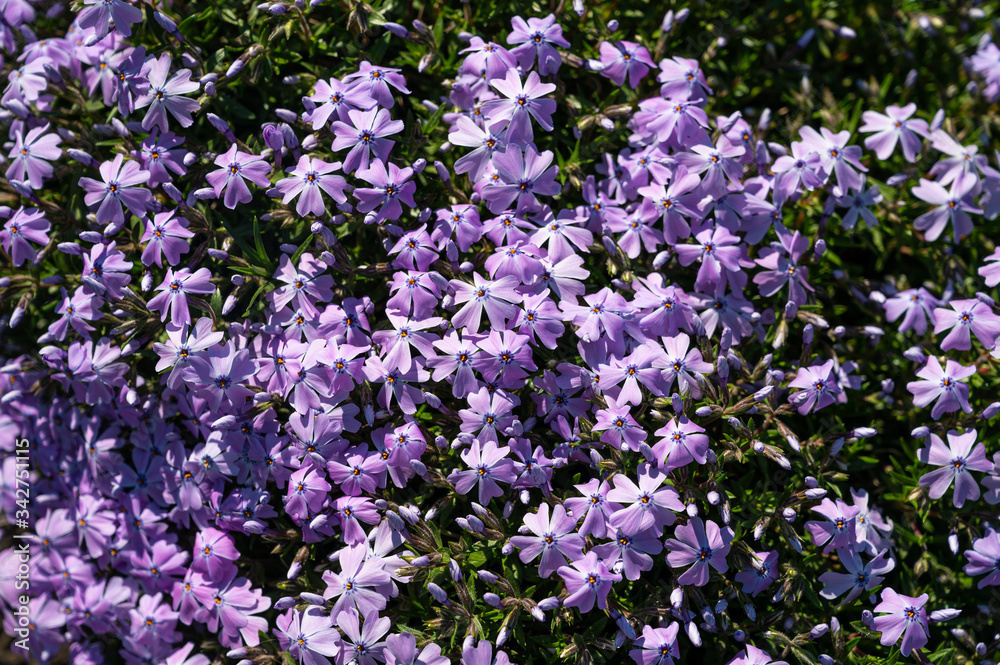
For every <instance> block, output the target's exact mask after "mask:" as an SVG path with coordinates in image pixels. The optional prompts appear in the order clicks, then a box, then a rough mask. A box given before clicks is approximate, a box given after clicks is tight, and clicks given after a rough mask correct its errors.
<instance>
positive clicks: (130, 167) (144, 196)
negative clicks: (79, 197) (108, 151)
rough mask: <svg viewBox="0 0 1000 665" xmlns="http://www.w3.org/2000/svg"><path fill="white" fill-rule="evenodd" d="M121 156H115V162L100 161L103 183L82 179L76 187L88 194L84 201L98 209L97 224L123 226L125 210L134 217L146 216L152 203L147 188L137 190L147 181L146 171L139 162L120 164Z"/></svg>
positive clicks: (151, 196) (151, 197)
mask: <svg viewBox="0 0 1000 665" xmlns="http://www.w3.org/2000/svg"><path fill="white" fill-rule="evenodd" d="M124 159H125V158H124V156H123V155H121V154H118V155H115V159H114V161H111V162H103V163H102V164H101V166H100V167H99V169H98V170H99V171H100V173H101V178H102V180H103V181H104V182H100V181H97V180H94V179H93V178H87V177H83V178H80V180H79V185H80V187H82V188H83V189H85V190H86V191H87V194H86V195H85V196H84V197H83V202H84V203H86V204H87V205H88V206H89V207H91V208H93V207H94V206H99V207H98V208H97V223H98V224H107V223H108V222H111V223H112V224H114V225H116V226H119V227H120V226H123V225H124V224H125V213H124V208H128V209H129V211H130V212H131V213H132V214H134V215H135V216H136V217H142V216H144V215H145V214H146V211H147V210H148V209H149V207H150V204H151V203H152V201H153V195H152V194H151V193H150V191H149V190H148V189H145V188H143V187H139V185H142V184H144V183H145V182H146V181H148V180H149V172H148V171H143V170H142V167H141V166H139V163H138V162H133V161H131V160H130V161H128V162H126V163H125V164H124V166H123V165H122V162H123V160H124Z"/></svg>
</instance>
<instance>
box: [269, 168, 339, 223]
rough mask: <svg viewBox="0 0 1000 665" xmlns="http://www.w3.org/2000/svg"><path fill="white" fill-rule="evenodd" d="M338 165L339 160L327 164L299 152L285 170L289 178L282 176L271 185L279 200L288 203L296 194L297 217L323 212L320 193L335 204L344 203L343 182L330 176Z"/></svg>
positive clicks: (323, 206) (323, 205)
mask: <svg viewBox="0 0 1000 665" xmlns="http://www.w3.org/2000/svg"><path fill="white" fill-rule="evenodd" d="M339 168H340V162H331V163H327V162H324V161H323V160H321V159H312V158H311V157H309V156H308V155H302V157H300V158H299V163H298V164H296V165H295V168H294V169H291V168H290V169H285V173H288V174H290V175H291V176H292V177H290V178H282V179H281V180H279V181H278V182H277V184H275V188H276V189H277V190H278V192H279V193H280V194H281V195H282V196H283V197H284V198H282V199H281V202H282V203H284V204H285V205H288V204H289V203H290V202H291V201H292V199H294V198H295V197H298V198H299V200H298V202H297V203H296V204H295V212H297V213H298V214H299V216H300V217H305V216H306V215H308V214H310V213H311V214H313V215H317V216H319V215H325V214H326V203H324V202H323V193H324V192H325V193H326V195H327V196H329V197H330V198H332V199H333V200H334V201H336V202H337V203H347V194H346V193H345V190H346V189H347V188H348V185H347V181H346V180H345V179H344V176H342V175H331V174H333V172H334V171H336V170H337V169H339Z"/></svg>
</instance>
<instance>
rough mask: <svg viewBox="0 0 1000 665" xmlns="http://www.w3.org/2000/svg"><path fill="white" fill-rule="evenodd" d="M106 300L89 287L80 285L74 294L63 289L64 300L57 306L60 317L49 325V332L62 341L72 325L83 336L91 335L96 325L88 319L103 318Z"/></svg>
mask: <svg viewBox="0 0 1000 665" xmlns="http://www.w3.org/2000/svg"><path fill="white" fill-rule="evenodd" d="M103 303H104V301H103V300H102V299H101V298H99V297H97V296H96V295H95V294H94V293H93V292H92V291H91V290H90V289H89V288H88V287H86V286H78V287H76V291H74V292H73V296H72V297H70V296H68V295H67V294H66V290H65V289H63V291H62V302H60V303H59V306H58V307H56V314H58V315H59V318H58V319H57V320H56V321H55V322H53V323H52V324H51V325H50V326H49V331H48V334H49V335H51V336H52V337H53V338H54V339H58V340H60V341H62V340H64V339H66V333H67V331H68V329H69V327H70V326H72V327H73V330H75V331H76V333H77V334H78V335H80V336H81V337H87V338H89V337H90V333H91V332H92V331H93V330H94V327H93V326H91V325H90V324H88V323H86V321H96V320H97V319H99V318H101V316H102V313H101V306H102V305H103Z"/></svg>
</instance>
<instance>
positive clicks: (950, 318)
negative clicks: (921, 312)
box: [934, 299, 1000, 351]
mask: <svg viewBox="0 0 1000 665" xmlns="http://www.w3.org/2000/svg"><path fill="white" fill-rule="evenodd" d="M948 306H949V307H951V309H948V308H946V307H938V308H937V309H935V310H934V323H935V325H934V334H935V335H940V334H941V333H942V332H944V331H945V330H950V331H951V332H949V333H948V335H947V336H946V337H945V338H944V340H943V341H942V342H941V348H942V349H943V350H945V351H951V350H955V349H957V350H959V351H968V350H969V349H971V348H972V338H971V336H970V332H971V333H975V335H976V339H978V340H979V343H980V344H982V345H983V346H984V347H986V348H987V349H991V348H993V344H994V343H995V342H996V340H997V337H998V336H1000V316H997V315H996V314H994V313H993V308H992V307H990V306H989V305H987V304H986V303H984V302H982V301H980V300H976V299H970V300H952V301H950V302H949V303H948Z"/></svg>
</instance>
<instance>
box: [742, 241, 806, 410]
mask: <svg viewBox="0 0 1000 665" xmlns="http://www.w3.org/2000/svg"><path fill="white" fill-rule="evenodd" d="M775 230H776V231H777V232H778V239H779V240H780V241H781V245H780V246H772V247H765V248H764V249H762V250H761V252H760V258H758V259H756V262H757V265H759V266H760V267H762V268H766V270H765V271H763V272H759V273H757V274H756V275H754V277H753V283H754V284H757V285H758V286H760V294H761V295H762V296H773V295H774V294H775V293H777V292H778V291H780V290H781V289H783V288H784V287H785V285H786V284H787V285H788V287H789V288H788V300H789V301H791V302H794V303H795V304H796V305H799V306H800V307H801V306H802V305H805V304H806V298H807V296H806V290H809V291H812V290H813V287H811V286H809V283H808V282H806V279H807V278H808V277H809V269H808V268H806V267H805V266H800V265H799V263H800V262H801V261H802V257H803V256H804V255H805V253H806V252H808V251H809V238H807V237H803V236H802V234H800V233H799V232H798V231H796V232H795V233H794V234H793V233H792V232H790V231H789V230H788V229H786V228H785V227H784V225H782V224H777V225H775ZM820 408H822V407H820Z"/></svg>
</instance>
